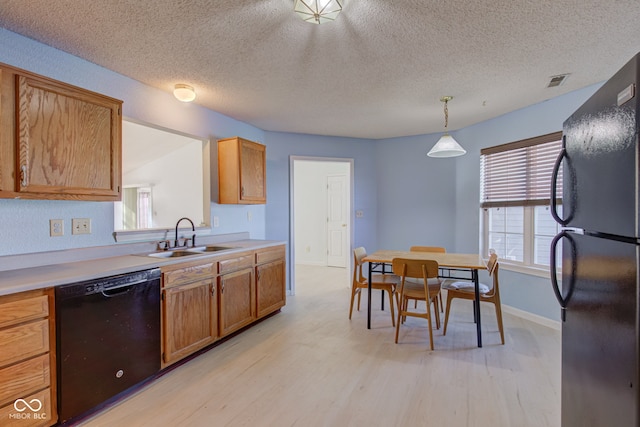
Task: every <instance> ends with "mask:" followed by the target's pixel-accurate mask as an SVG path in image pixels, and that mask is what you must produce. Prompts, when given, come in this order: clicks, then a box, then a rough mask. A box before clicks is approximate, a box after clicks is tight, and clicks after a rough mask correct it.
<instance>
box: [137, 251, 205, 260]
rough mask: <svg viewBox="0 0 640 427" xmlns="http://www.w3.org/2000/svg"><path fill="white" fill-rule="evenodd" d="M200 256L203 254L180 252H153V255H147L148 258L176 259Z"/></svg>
mask: <svg viewBox="0 0 640 427" xmlns="http://www.w3.org/2000/svg"><path fill="white" fill-rule="evenodd" d="M198 254H202V252H196V251H182V250H180V251H164V252H153V253H150V254H147V256H152V257H155V258H175V257H181V256H191V255H198Z"/></svg>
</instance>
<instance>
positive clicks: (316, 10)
mask: <svg viewBox="0 0 640 427" xmlns="http://www.w3.org/2000/svg"><path fill="white" fill-rule="evenodd" d="M293 10H294V11H295V12H296V13H297V14H298V16H299V17H300V18H302V19H303V20H304V21H306V22H310V23H312V24H322V23H324V22H329V21H333V20H334V19H336V18H337V17H338V15H339V14H340V12H341V11H342V0H296V2H295V4H294V5H293Z"/></svg>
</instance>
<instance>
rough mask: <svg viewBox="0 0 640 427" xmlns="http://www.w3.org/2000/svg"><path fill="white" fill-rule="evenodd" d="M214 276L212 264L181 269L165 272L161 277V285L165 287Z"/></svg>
mask: <svg viewBox="0 0 640 427" xmlns="http://www.w3.org/2000/svg"><path fill="white" fill-rule="evenodd" d="M214 274H215V269H214V264H213V263H208V264H200V265H193V266H188V267H183V268H180V269H178V270H172V271H167V272H165V273H164V275H163V276H164V283H163V285H164V286H165V287H167V286H175V285H181V284H184V283H190V282H195V281H196V280H203V279H208V278H211V277H212V276H213V275H214Z"/></svg>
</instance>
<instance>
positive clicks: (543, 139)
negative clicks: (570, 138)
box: [480, 132, 562, 208]
mask: <svg viewBox="0 0 640 427" xmlns="http://www.w3.org/2000/svg"><path fill="white" fill-rule="evenodd" d="M561 149H562V132H555V133H550V134H547V135H542V136H539V137H535V138H530V139H525V140H522V141H516V142H511V143H508V144H503V145H498V146H495V147H489V148H485V149H483V150H481V151H480V179H481V181H482V182H481V191H480V206H481V207H482V208H493V207H502V206H534V205H548V204H550V202H551V199H550V197H551V196H550V193H551V175H552V172H553V165H554V163H555V161H556V158H557V157H558V155H559V154H560V150H561ZM557 187H558V193H557V194H556V198H557V199H558V202H561V199H562V168H560V171H559V174H558V186H557Z"/></svg>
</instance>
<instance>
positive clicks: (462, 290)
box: [442, 253, 504, 345]
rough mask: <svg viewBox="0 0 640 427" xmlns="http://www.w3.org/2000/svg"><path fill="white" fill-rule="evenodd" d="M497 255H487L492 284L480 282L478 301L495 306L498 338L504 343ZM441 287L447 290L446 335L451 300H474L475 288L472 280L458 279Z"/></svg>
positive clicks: (444, 331) (445, 333) (444, 332)
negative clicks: (458, 280)
mask: <svg viewBox="0 0 640 427" xmlns="http://www.w3.org/2000/svg"><path fill="white" fill-rule="evenodd" d="M499 267H500V265H499V263H498V255H496V254H495V253H492V254H491V256H490V257H489V262H487V271H489V276H490V277H491V278H492V279H493V285H492V286H488V285H485V284H484V283H480V285H479V286H480V301H481V302H490V303H492V304H493V305H494V306H495V309H496V319H497V321H498V330H499V331H500V340H501V341H502V345H504V328H503V325H502V307H501V305H500V286H499V280H498V270H499ZM443 288H444V289H445V290H446V291H447V309H446V311H445V314H444V330H443V333H442V334H443V335H447V323H448V322H449V311H450V309H451V301H453V300H454V299H456V298H461V299H466V300H471V301H474V300H475V288H474V284H473V282H469V281H460V282H453V283H447V284H445V285H444V286H443Z"/></svg>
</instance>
